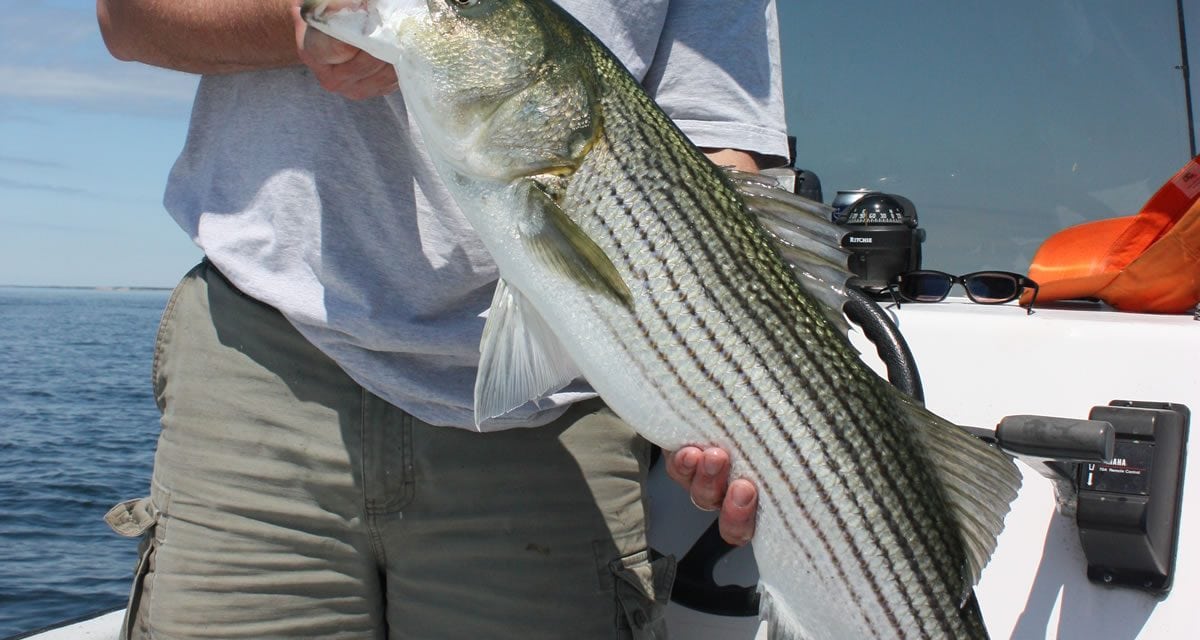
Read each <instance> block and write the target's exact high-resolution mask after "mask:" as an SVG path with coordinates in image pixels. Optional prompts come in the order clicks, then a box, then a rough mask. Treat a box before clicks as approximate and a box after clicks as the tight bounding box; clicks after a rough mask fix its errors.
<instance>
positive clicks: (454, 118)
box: [304, 0, 1018, 640]
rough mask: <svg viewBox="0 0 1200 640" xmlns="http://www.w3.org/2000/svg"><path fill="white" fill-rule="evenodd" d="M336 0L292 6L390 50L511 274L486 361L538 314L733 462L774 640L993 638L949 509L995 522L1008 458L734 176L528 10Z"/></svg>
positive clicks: (596, 368)
mask: <svg viewBox="0 0 1200 640" xmlns="http://www.w3.org/2000/svg"><path fill="white" fill-rule="evenodd" d="M336 4H337V6H336V7H335V8H333V9H330V10H329V13H330V14H332V17H334V18H336V19H338V20H342V22H339V23H338V24H336V25H334V24H333V23H332V22H327V21H326V20H325V19H323V16H322V15H321V14H323V13H324V12H325V9H326V6H325V5H326V3H325V2H321V1H319V0H310V1H309V2H308V3H307V4H306V5H305V9H304V11H305V13H306V14H307V16H308V19H309V20H310V23H312V24H314V26H318V27H319V28H323V29H325V30H327V32H329V33H331V34H332V35H335V36H337V37H341V38H343V39H345V40H347V41H348V42H351V43H352V44H356V45H358V46H361V47H363V48H364V49H366V50H368V51H370V52H372V53H373V54H375V55H377V56H378V57H381V58H383V59H385V60H389V61H392V62H394V63H396V68H397V74H398V76H399V77H400V78H401V86H403V87H405V89H404V90H405V100H406V102H408V103H409V105H410V111H411V112H412V113H413V114H414V117H415V118H416V119H417V121H418V123H419V124H420V126H421V128H422V133H423V137H424V138H425V140H426V142H427V144H428V145H429V150H430V155H431V157H433V158H434V159H435V161H436V162H437V163H438V165H439V170H440V171H441V172H442V174H443V177H444V178H445V179H446V180H445V181H446V184H447V186H448V187H449V188H450V190H451V191H452V193H453V194H454V195H455V198H456V199H457V200H458V201H459V204H460V205H461V207H462V209H463V211H464V213H465V214H467V216H468V218H469V219H470V221H471V223H472V225H473V226H474V227H475V228H476V230H477V231H479V233H480V236H481V238H483V240H484V242H485V243H486V244H487V246H488V248H489V250H490V251H491V252H492V253H493V256H494V257H495V258H496V262H497V264H498V266H499V267H500V272H501V276H502V277H503V279H504V281H505V282H506V283H507V284H505V285H503V286H501V287H500V288H498V292H497V301H496V302H495V303H494V304H493V310H492V314H491V315H490V316H489V320H488V328H489V330H488V331H485V336H484V345H483V349H484V352H485V353H484V362H491V361H490V360H488V353H509V351H506V350H504V349H502V348H498V347H496V345H497V344H499V345H500V346H504V345H505V344H506V343H505V342H504V341H505V340H516V341H518V342H519V340H518V338H515V337H512V336H509V335H508V334H507V333H506V332H505V331H504V328H505V327H506V326H508V325H507V324H505V323H506V318H508V317H509V315H508V314H511V313H513V310H514V309H515V310H516V311H515V313H517V314H518V315H521V314H526V315H530V316H531V317H532V318H534V319H537V320H538V322H529V321H525V322H520V323H516V322H514V323H513V325H514V326H520V327H525V328H526V329H527V330H530V331H538V330H540V329H537V327H542V326H546V327H550V328H551V330H550V331H551V334H552V335H545V336H537V338H538V340H541V341H545V343H544V344H543V343H542V342H538V344H542V347H541V348H544V349H546V350H547V352H549V353H557V352H558V351H559V350H560V349H561V350H565V351H566V352H567V353H568V354H569V357H570V359H571V360H573V361H574V364H575V365H576V366H577V367H578V368H579V371H580V372H582V373H583V374H584V376H585V377H586V378H587V379H588V380H589V382H591V383H592V384H593V386H594V387H595V388H596V389H597V391H599V393H600V394H601V396H603V397H604V398H605V400H606V401H607V402H608V403H609V405H610V406H611V407H612V408H613V409H614V411H616V412H617V413H618V414H619V415H621V416H622V417H623V418H625V419H626V420H627V421H628V422H629V423H630V424H631V425H632V426H633V427H634V428H636V429H637V430H638V431H639V432H641V433H642V434H643V435H645V436H646V437H647V438H649V439H651V440H653V441H655V442H657V443H659V444H661V445H663V446H665V447H668V448H676V447H678V446H681V445H684V444H705V443H712V444H716V445H720V446H722V447H724V448H726V449H727V450H728V451H729V452H730V456H731V459H732V460H733V463H734V469H733V473H734V474H735V475H740V476H744V477H748V478H751V479H752V480H754V481H755V482H756V483H757V486H758V488H759V495H760V507H759V515H758V531H757V533H756V536H755V541H754V552H755V557H756V559H758V561H759V568H760V574H761V576H762V582H761V584H762V589H763V602H764V605H763V615H764V617H765V618H767V619H768V620H769V622H770V629H771V631H770V637H771V638H772V640H790V639H793V638H806V639H810V640H815V639H819V638H864V637H875V638H947V637H954V638H986V637H987V634H986V631H985V630H984V628H983V624H982V619H981V616H980V613H979V609H978V606H977V604H976V603H975V601H974V599H973V598H970V599H968V601H967V604H966V605H965V606H962V604H961V603H962V601H963V598H964V597H965V596H967V595H968V594H969V589H970V587H971V586H972V583H973V579H974V577H975V576H973V575H970V572H969V571H968V569H967V567H966V565H967V560H968V551H967V547H966V545H965V544H964V540H965V538H964V536H972V537H971V540H972V541H973V545H974V546H973V547H972V548H974V549H976V551H973V552H972V553H973V554H974V555H972V562H973V563H974V564H975V565H981V564H982V562H983V561H984V560H986V553H987V552H989V551H990V548H991V547H992V546H994V537H995V534H996V533H997V532H998V527H997V526H993V525H987V524H985V525H975V527H974V528H975V529H980V528H982V529H985V530H984V531H983V532H982V533H980V532H979V531H974V532H968V531H967V529H966V528H964V527H963V524H962V521H961V518H964V517H966V518H968V519H969V520H971V521H972V522H975V520H973V519H972V518H974V514H973V513H965V515H964V512H965V511H966V510H968V508H974V506H975V505H974V503H972V504H971V505H968V507H964V506H962V504H963V502H962V499H961V498H960V497H956V496H961V495H962V494H963V493H970V492H972V491H974V492H978V493H981V494H986V496H985V497H987V500H986V501H985V502H986V503H987V504H985V505H984V506H983V507H982V508H984V509H985V512H984V513H982V514H981V515H980V516H979V520H980V521H983V522H985V523H986V522H992V521H994V520H997V519H1001V518H1002V516H1003V512H1004V510H1006V509H1007V501H1010V500H1011V498H1012V495H1015V488H1013V486H1010V485H1012V484H1013V483H1015V482H1016V480H1014V478H1015V477H1018V476H1017V474H1016V472H1015V469H1012V468H1010V467H1011V462H1009V461H1007V460H1005V459H1003V457H1002V456H999V454H994V452H990V451H986V447H984V446H983V445H981V444H979V443H978V442H976V441H974V440H973V439H971V438H969V437H966V436H964V434H963V433H962V432H961V431H959V430H957V429H956V428H954V427H952V426H950V425H948V424H946V423H944V421H941V420H940V419H937V418H936V417H933V416H928V415H925V414H923V413H922V411H921V410H919V408H914V407H912V406H909V405H908V404H907V403H906V402H904V401H902V400H901V399H900V398H899V396H898V394H897V393H896V392H894V391H893V390H891V389H890V388H889V387H888V386H887V385H886V383H883V382H882V381H881V380H880V379H879V378H878V377H876V376H875V375H874V374H873V373H872V372H871V371H870V370H869V369H868V368H866V367H865V366H864V365H863V364H862V362H861V361H860V360H859V358H858V356H857V354H856V353H855V352H854V351H853V349H852V348H851V347H850V345H849V343H848V341H847V340H846V339H845V337H844V336H843V335H842V334H841V333H840V330H839V329H838V328H837V327H836V326H835V325H834V324H832V323H831V322H829V321H828V320H827V314H826V311H827V310H826V309H824V308H823V307H822V303H821V302H818V301H817V299H816V298H814V297H812V296H810V295H809V294H808V292H807V291H806V290H805V289H804V287H803V286H801V285H800V283H799V281H798V280H797V278H796V276H795V275H794V274H793V272H792V270H791V267H790V265H787V264H785V263H784V262H783V260H782V259H781V257H780V254H779V253H778V251H777V250H776V248H775V246H774V245H773V244H772V241H771V239H770V237H769V234H768V233H767V232H766V231H765V230H764V228H763V227H762V226H761V224H760V223H759V222H758V221H757V219H756V218H754V217H753V216H752V215H750V213H749V212H748V208H747V205H746V201H745V200H744V199H743V197H742V196H741V195H740V194H739V192H738V190H737V188H736V187H735V186H734V183H733V182H732V181H731V180H730V178H729V177H728V176H726V175H725V174H724V172H722V171H721V170H719V169H717V168H716V167H714V166H713V165H712V163H711V162H709V161H708V160H707V159H706V158H705V157H704V156H703V155H702V154H701V153H700V152H699V150H697V149H696V148H695V147H694V146H692V145H691V144H690V143H689V142H688V141H687V139H686V138H685V137H684V136H683V134H682V133H681V132H680V131H679V130H678V128H677V127H676V126H675V125H674V123H673V122H671V120H670V119H669V118H668V117H666V115H665V114H663V113H662V112H661V111H660V110H659V109H658V108H657V106H656V105H655V104H654V103H653V101H652V100H651V99H650V98H649V97H648V96H646V95H645V93H644V92H643V91H642V90H641V88H640V86H638V84H637V83H636V81H635V80H633V78H632V77H630V76H629V74H628V73H627V72H626V71H625V70H624V68H622V67H621V66H620V64H619V63H618V62H616V60H615V59H614V58H613V57H612V56H611V54H610V53H609V52H608V51H607V50H606V49H605V48H604V46H603V45H602V44H600V43H599V42H598V41H597V40H595V39H594V38H593V37H592V36H591V35H590V34H589V33H588V32H587V31H586V29H584V28H583V27H582V26H580V25H579V24H578V23H577V22H575V21H574V19H573V18H571V17H570V16H568V15H567V14H565V13H564V12H562V11H561V10H560V9H558V8H557V7H556V6H555V5H553V4H552V3H549V2H543V1H540V0H477V1H476V0H472V1H470V2H463V1H462V0H456V1H454V2H442V1H441V0H429V2H428V9H427V10H425V11H424V12H422V11H417V12H410V10H407V9H404V10H402V9H397V8H396V5H392V4H391V3H390V1H389V0H355V1H348V0H338V2H337V3H336ZM381 7H382V8H381ZM406 12H407V13H406ZM314 15H316V17H315V18H314ZM560 216H561V218H562V219H559V217H560ZM493 325H495V327H494V326H493ZM530 327H533V328H532V329H530ZM493 328H495V329H496V330H495V331H492V329H493ZM522 344H524V343H522ZM555 345H558V346H557V347H556V346H555ZM489 349H491V351H489ZM491 366H496V367H499V369H497V370H496V371H497V373H496V375H495V376H494V377H488V376H489V375H490V374H492V373H493V371H492V369H491ZM505 366H507V365H506V364H505V363H504V362H500V363H499V364H496V365H488V366H485V365H482V364H481V369H480V382H479V384H478V388H477V402H480V401H482V402H484V403H485V404H487V405H488V407H485V408H484V409H483V410H486V411H493V410H494V408H490V406H491V404H493V403H497V404H501V405H502V406H504V407H513V406H516V405H517V404H520V403H521V402H524V401H527V400H530V399H535V398H536V397H537V396H538V394H540V393H543V392H545V391H547V390H553V388H550V389H546V388H538V389H524V390H523V391H522V390H518V391H520V392H519V393H517V392H512V393H515V395H517V396H520V397H507V396H506V395H505V394H506V393H509V392H510V390H509V389H508V387H507V386H505V385H507V383H505V382H504V380H507V379H508V378H506V377H505V376H506V375H507V370H506V369H505V368H504V367H505ZM530 366H532V365H530ZM518 373H522V375H520V376H518V377H517V378H516V379H518V380H527V379H528V380H547V379H548V378H554V379H555V384H561V383H562V382H565V380H561V381H559V380H558V378H560V377H562V376H563V375H564V372H561V371H558V372H555V371H551V372H550V373H545V372H539V371H534V372H518ZM526 373H532V374H533V375H525V374H526ZM543 374H544V375H543ZM497 380H499V381H500V382H497ZM531 384H532V383H531ZM492 385H500V387H499V389H500V390H501V391H503V392H504V393H501V394H499V395H500V398H501V399H500V400H496V395H494V394H490V391H491V390H492V389H493V386H492ZM478 389H482V390H483V391H484V392H485V393H483V394H482V395H480V393H479V391H478ZM522 394H528V395H522ZM480 410H481V409H480V407H477V411H480ZM486 415H497V414H495V413H488V414H486ZM486 415H485V417H486ZM945 427H949V429H950V431H947V432H943V429H944V428H945ZM952 432H953V433H952ZM935 436H936V438H935ZM950 436H953V437H950ZM943 438H946V440H944V441H943ZM953 438H959V439H960V440H961V439H962V438H966V441H956V442H954V445H955V446H958V445H962V448H964V449H970V450H972V451H973V452H974V453H973V454H972V455H981V454H980V451H976V449H983V450H984V451H983V453H987V454H988V455H987V456H982V455H981V457H980V460H981V466H980V467H979V473H978V475H980V476H982V477H984V481H982V482H980V483H978V484H971V483H970V482H967V484H968V487H967V489H966V490H965V491H964V489H963V488H962V487H958V486H957V483H961V482H963V480H961V479H956V478H955V474H957V475H958V476H963V475H967V476H969V475H972V473H963V471H962V468H961V465H965V464H974V462H975V461H976V460H975V458H973V457H971V456H966V458H967V460H966V461H965V462H964V461H963V460H957V461H956V462H955V464H957V465H960V468H953V469H949V468H942V467H944V466H946V464H947V463H945V462H942V461H939V460H936V459H933V458H931V457H930V456H929V455H926V454H925V453H924V451H923V447H928V446H934V447H940V449H938V450H939V451H941V452H942V454H943V457H954V449H953V448H947V445H946V444H945V442H950V441H951V440H953ZM985 458H986V459H985ZM993 458H994V459H993ZM1006 465H1007V466H1006ZM935 467H936V468H935ZM973 468H974V467H971V469H973ZM947 478H949V479H947ZM989 478H990V479H994V480H995V484H996V485H997V486H1000V487H1001V488H1000V489H997V490H995V491H994V492H993V491H992V490H991V489H990V487H989V486H988V485H987V483H986V480H987V479H989ZM1014 486H1015V485H1014ZM951 487H953V488H954V489H955V490H954V492H950V491H949V488H951ZM1001 503H1002V504H1001ZM952 509H958V511H957V512H955V513H957V514H958V515H957V516H956V515H955V513H952ZM989 536H990V537H989ZM979 548H983V549H984V552H983V553H984V554H985V557H984V558H982V559H981V558H980V557H978V556H979V553H980V552H979V551H978V549H979ZM976 570H977V569H976Z"/></svg>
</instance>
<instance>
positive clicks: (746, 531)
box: [718, 479, 758, 547]
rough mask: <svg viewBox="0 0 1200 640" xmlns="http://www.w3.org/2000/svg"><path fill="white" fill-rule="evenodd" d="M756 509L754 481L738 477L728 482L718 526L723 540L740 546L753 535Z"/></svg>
mask: <svg viewBox="0 0 1200 640" xmlns="http://www.w3.org/2000/svg"><path fill="white" fill-rule="evenodd" d="M757 510H758V491H757V490H756V489H755V487H754V483H752V482H750V481H749V480H745V479H739V480H734V481H733V482H731V483H729V490H728V491H726V492H725V502H724V503H723V504H722V505H721V516H720V518H719V523H720V524H719V525H718V528H719V529H720V531H721V537H722V538H724V540H725V542H728V543H729V544H732V545H734V546H739V547H740V546H742V545H744V544H746V543H747V542H750V538H752V537H754V516H755V514H756V513H757Z"/></svg>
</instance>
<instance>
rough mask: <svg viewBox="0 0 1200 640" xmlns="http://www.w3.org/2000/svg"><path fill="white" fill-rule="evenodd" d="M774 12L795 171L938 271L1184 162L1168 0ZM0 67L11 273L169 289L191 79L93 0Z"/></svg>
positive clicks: (993, 262) (6, 47)
mask: <svg viewBox="0 0 1200 640" xmlns="http://www.w3.org/2000/svg"><path fill="white" fill-rule="evenodd" d="M1185 4H1186V9H1187V10H1188V11H1189V12H1190V13H1189V16H1190V18H1189V19H1190V20H1191V22H1192V27H1191V34H1190V35H1191V38H1190V40H1191V41H1192V44H1191V47H1190V48H1191V49H1192V54H1193V58H1195V57H1196V56H1197V55H1200V42H1197V38H1198V37H1200V2H1196V1H1195V0H1188V2H1187V3H1185ZM779 10H780V23H781V28H782V31H783V40H784V78H785V79H784V82H785V92H786V94H787V99H788V120H789V125H790V127H791V129H792V132H793V133H794V134H795V135H797V136H798V137H799V138H800V164H801V165H802V166H804V167H805V168H808V169H812V170H815V171H817V173H818V174H819V175H820V176H821V179H822V182H823V184H824V187H825V192H826V200H829V198H830V197H831V196H832V194H833V192H834V191H836V190H838V189H846V188H856V187H869V188H876V189H885V190H890V191H893V192H895V193H899V194H901V195H905V196H907V197H909V198H910V199H912V200H913V201H914V202H915V203H916V204H917V207H918V210H919V212H920V214H921V220H922V226H924V227H926V230H927V232H928V234H929V239H928V240H927V242H926V245H925V255H926V261H925V266H926V267H928V268H939V269H943V270H948V271H959V272H966V271H970V270H979V269H985V268H1004V269H1011V270H1015V271H1023V270H1024V268H1025V267H1026V266H1027V265H1028V260H1029V258H1030V257H1031V255H1032V252H1033V251H1034V250H1035V249H1036V248H1037V245H1038V244H1039V243H1040V241H1041V239H1043V238H1044V237H1045V236H1046V235H1048V234H1049V233H1051V232H1053V231H1054V230H1056V229H1059V228H1062V227H1064V226H1068V225H1070V224H1075V223H1077V222H1081V221H1084V220H1088V219H1096V218H1100V217H1110V216H1115V215H1128V214H1131V213H1135V212H1136V210H1137V208H1138V207H1139V206H1140V204H1141V203H1142V202H1144V201H1145V199H1146V198H1147V197H1149V195H1150V194H1151V193H1153V190H1154V189H1156V188H1157V186H1158V185H1159V184H1161V183H1162V182H1163V181H1165V180H1166V179H1167V178H1169V177H1170V176H1171V175H1172V174H1173V173H1174V172H1175V170H1177V169H1178V168H1179V167H1180V166H1182V164H1183V163H1184V161H1186V159H1187V156H1188V154H1187V142H1186V120H1185V118H1184V110H1183V100H1182V97H1183V94H1182V81H1181V78H1180V75H1179V72H1178V70H1177V69H1176V68H1175V65H1177V64H1178V62H1179V57H1178V56H1179V53H1178V34H1177V31H1176V23H1175V3H1174V2H1173V1H1172V0H1152V1H1148V2H1137V3H1133V2H1128V1H1127V0H1087V1H1086V2H1082V1H1080V0H1010V1H1009V2H1006V3H985V4H979V3H959V2H951V1H950V0H913V2H905V3H892V2H881V1H879V0H779ZM0 61H2V62H0V140H3V143H2V144H0V285H3V284H18V285H84V286H163V287H166V286H172V285H173V284H174V283H175V281H176V280H177V279H178V277H179V276H180V275H181V274H182V273H183V272H185V271H186V270H187V268H188V267H189V266H191V265H192V264H193V263H195V262H196V260H198V259H199V257H200V254H199V251H198V250H197V249H196V248H195V247H194V246H193V245H192V243H191V241H190V240H189V239H188V238H187V237H186V236H185V234H184V233H183V232H182V231H180V230H179V229H178V227H176V226H175V224H174V222H172V221H171V219H170V218H169V217H168V216H167V215H166V213H165V212H164V211H163V209H162V205H161V199H162V191H163V186H164V184H165V181H166V176H167V172H168V171H169V170H170V167H171V164H172V162H173V161H174V159H175V156H176V154H177V153H178V151H179V149H180V148H181V147H182V144H183V139H184V135H185V133H186V129H187V114H188V110H189V108H190V102H191V97H192V93H193V91H194V89H195V83H196V80H195V77H193V76H189V75H186V74H181V73H174V72H169V71H163V70H159V69H153V68H150V67H147V66H144V65H140V64H134V63H121V62H117V61H115V60H113V59H112V58H111V57H110V56H109V55H108V52H107V51H106V50H105V49H104V45H103V42H102V41H101V39H100V35H99V32H98V29H97V27H96V20H95V6H94V4H93V2H92V0H22V1H21V2H9V3H8V5H7V6H6V7H5V16H4V18H3V20H0ZM1197 75H1198V76H1200V74H1197ZM1197 83H1198V84H1200V77H1198V78H1197Z"/></svg>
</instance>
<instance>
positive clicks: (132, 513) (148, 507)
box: [104, 497, 163, 640]
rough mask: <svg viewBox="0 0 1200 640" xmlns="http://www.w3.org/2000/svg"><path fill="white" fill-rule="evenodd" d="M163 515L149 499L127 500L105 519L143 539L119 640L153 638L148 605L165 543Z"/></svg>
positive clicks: (119, 531)
mask: <svg viewBox="0 0 1200 640" xmlns="http://www.w3.org/2000/svg"><path fill="white" fill-rule="evenodd" d="M159 515H160V513H159V511H158V509H157V508H156V507H155V506H154V502H153V501H152V500H151V499H150V498H148V497H147V498H138V499H135V500H126V501H125V502H122V503H120V504H118V505H117V506H115V507H113V508H112V509H109V511H108V513H106V514H105V515H104V521H105V522H107V523H108V526H109V527H111V528H112V530H113V531H115V532H116V533H117V534H119V535H122V536H125V537H127V538H136V537H138V536H141V538H142V541H141V544H139V545H138V561H137V566H136V567H135V569H134V571H133V585H132V586H131V587H130V589H129V603H128V606H127V607H126V608H125V620H124V622H122V624H121V634H120V635H119V636H117V637H118V639H119V640H133V639H135V638H149V637H150V629H149V624H148V621H147V616H148V615H149V607H148V606H146V605H147V604H148V600H149V599H150V590H151V587H152V586H153V584H152V583H153V573H154V554H155V551H156V550H157V549H158V547H159V545H161V544H162V540H163V528H162V527H161V526H160V523H159Z"/></svg>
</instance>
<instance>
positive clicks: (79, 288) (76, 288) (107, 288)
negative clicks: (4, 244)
mask: <svg viewBox="0 0 1200 640" xmlns="http://www.w3.org/2000/svg"><path fill="white" fill-rule="evenodd" d="M0 289H65V290H72V291H170V290H171V289H172V287H126V286H94V287H89V286H84V285H60V284H0Z"/></svg>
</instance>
